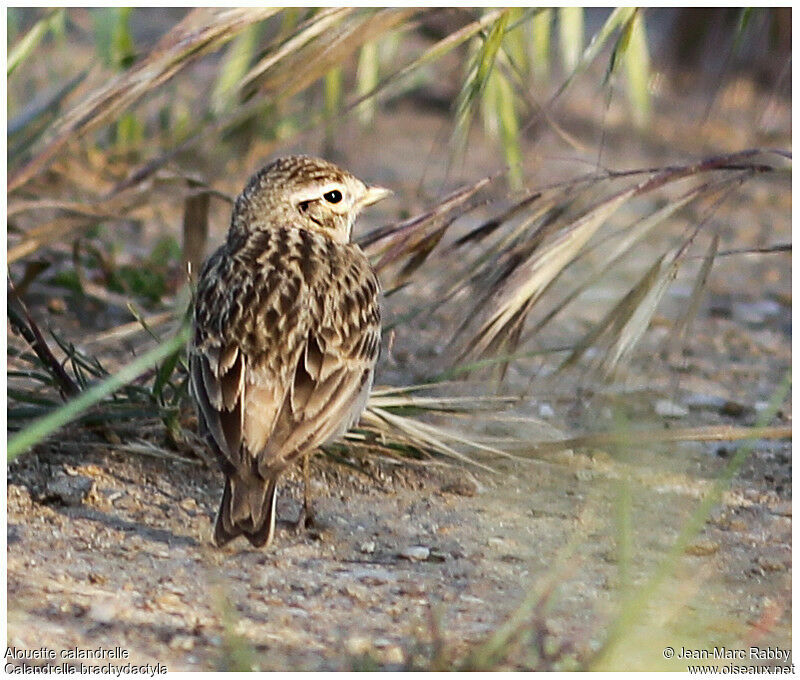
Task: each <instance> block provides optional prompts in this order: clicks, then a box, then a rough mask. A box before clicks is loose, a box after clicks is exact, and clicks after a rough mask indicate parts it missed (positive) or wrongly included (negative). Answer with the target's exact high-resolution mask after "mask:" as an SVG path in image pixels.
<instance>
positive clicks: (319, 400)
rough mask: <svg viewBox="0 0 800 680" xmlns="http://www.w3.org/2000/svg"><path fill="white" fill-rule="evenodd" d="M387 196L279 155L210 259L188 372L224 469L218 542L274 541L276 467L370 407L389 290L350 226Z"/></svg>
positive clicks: (249, 190) (247, 191)
mask: <svg viewBox="0 0 800 680" xmlns="http://www.w3.org/2000/svg"><path fill="white" fill-rule="evenodd" d="M391 193H392V192H391V191H390V190H388V189H385V188H383V187H380V186H368V185H367V184H365V183H364V182H362V181H361V180H360V179H358V178H357V177H355V176H354V175H352V174H350V173H349V172H347V171H345V170H343V169H341V168H339V167H337V166H336V165H334V164H333V163H331V162H329V161H326V160H323V159H321V158H314V157H311V156H304V155H295V156H284V157H280V158H277V159H275V160H274V161H272V162H271V163H269V164H268V165H266V166H265V167H263V168H262V169H260V170H259V171H258V172H256V173H255V174H254V175H253V176H252V177H251V178H250V180H249V181H248V182H247V185H246V186H245V188H244V190H243V191H242V193H241V194H239V195H238V196H237V198H236V200H235V202H234V206H233V211H232V215H231V222H230V228H229V230H228V234H227V238H226V240H225V242H224V243H223V244H222V245H221V246H220V247H219V248H218V249H217V250H216V252H214V253H213V254H212V255H211V256H210V257H209V258H208V259H207V260H206V262H205V264H204V265H203V267H202V269H201V273H200V276H199V277H198V280H197V286H196V291H195V296H194V303H193V312H192V329H191V335H190V339H189V351H188V357H189V360H188V363H189V382H190V392H191V395H192V397H193V399H194V402H195V407H196V411H197V414H198V426H199V429H200V432H201V433H202V434H203V435H204V436H205V439H206V441H207V442H208V443H209V444H210V446H211V448H212V449H213V451H214V453H215V454H216V457H217V460H218V462H219V465H220V468H221V470H222V473H223V474H224V476H225V486H224V490H223V493H222V500H221V503H220V507H219V511H218V512H217V516H216V520H215V523H214V532H213V543H214V544H215V545H216V546H218V547H222V546H224V545H225V544H227V543H228V542H229V541H231V540H233V539H234V538H236V537H238V536H240V535H244V536H245V538H247V540H249V541H250V543H251V544H252V545H253V546H255V547H257V548H260V547H263V546H266V545H269V544H270V543H271V542H272V539H273V537H274V534H275V514H276V503H275V501H276V492H277V484H278V481H279V478H280V476H281V474H282V473H283V472H284V471H285V470H286V469H287V468H288V467H290V466H291V465H292V464H293V462H294V461H296V460H297V459H299V458H300V457H301V456H303V457H304V459H305V461H306V462H307V460H308V455H309V454H310V452H312V451H313V450H314V449H315V448H317V447H319V446H320V445H322V444H324V443H326V442H330V441H332V440H334V439H336V438H337V437H338V436H340V435H342V434H343V433H344V432H346V431H347V430H348V429H349V428H350V427H351V426H352V425H353V424H355V423H356V422H357V421H358V419H359V417H360V415H361V413H362V412H363V410H364V408H365V406H366V403H367V399H368V396H369V392H370V389H371V387H372V382H373V377H374V373H375V364H376V362H377V359H378V355H379V352H380V337H381V310H380V294H381V291H380V284H379V281H378V277H377V275H376V273H375V271H374V270H373V268H372V267H371V265H370V263H369V260H368V259H367V257H366V255H365V254H364V252H363V251H362V250H361V248H360V247H359V246H358V245H357V244H356V243H353V242H352V241H351V235H352V230H353V224H354V222H355V220H356V217H357V216H358V214H359V212H360V211H361V210H362V209H363V208H365V207H366V206H369V205H372V204H373V203H376V202H377V201H379V200H382V199H383V198H385V197H387V196H388V195H390V194H391ZM306 469H307V468H306ZM307 487H308V480H307V479H306V494H307ZM307 498H308V496H307V495H306V500H307Z"/></svg>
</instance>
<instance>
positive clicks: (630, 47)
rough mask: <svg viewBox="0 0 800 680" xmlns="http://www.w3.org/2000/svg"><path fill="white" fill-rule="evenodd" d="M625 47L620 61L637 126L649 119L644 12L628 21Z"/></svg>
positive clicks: (644, 124)
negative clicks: (628, 26)
mask: <svg viewBox="0 0 800 680" xmlns="http://www.w3.org/2000/svg"><path fill="white" fill-rule="evenodd" d="M628 30H629V31H630V33H629V36H628V44H627V49H626V50H625V52H624V54H623V55H622V62H623V65H624V68H625V74H626V76H627V81H628V88H627V89H628V100H629V101H630V105H631V109H632V112H633V120H634V122H635V123H636V126H637V127H639V128H643V127H645V126H646V125H647V124H648V122H649V121H650V90H649V88H648V84H649V81H650V53H649V51H648V48H647V29H646V28H645V25H644V14H643V13H642V12H641V11H639V12H636V14H635V15H634V16H633V18H632V19H631V22H630V28H629V29H628Z"/></svg>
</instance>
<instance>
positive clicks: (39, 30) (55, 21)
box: [6, 9, 64, 76]
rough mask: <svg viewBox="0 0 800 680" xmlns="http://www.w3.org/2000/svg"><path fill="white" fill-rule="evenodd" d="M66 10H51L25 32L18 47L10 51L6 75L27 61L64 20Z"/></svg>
mask: <svg viewBox="0 0 800 680" xmlns="http://www.w3.org/2000/svg"><path fill="white" fill-rule="evenodd" d="M63 14H64V10H63V9H59V10H50V11H48V13H47V14H46V15H45V16H44V17H42V18H41V19H39V21H37V22H36V23H35V24H34V25H33V28H31V30H30V31H28V32H27V33H26V34H25V37H24V38H22V40H20V41H19V43H17V45H16V47H15V48H14V49H13V50H11V52H9V55H8V64H7V65H6V76H10V75H11V74H12V73H13V72H14V70H15V69H16V68H17V66H19V65H20V64H21V63H22V62H23V61H25V60H26V59H27V58H28V57H29V56H30V55H31V54H32V53H33V51H34V50H35V49H36V47H37V45H38V44H39V43H40V42H41V41H42V38H44V36H45V35H47V32H48V31H52V30H53V29H54V27H56V26H58V25H59V23H60V22H62V21H63Z"/></svg>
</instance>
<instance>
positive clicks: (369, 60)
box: [356, 41, 380, 125]
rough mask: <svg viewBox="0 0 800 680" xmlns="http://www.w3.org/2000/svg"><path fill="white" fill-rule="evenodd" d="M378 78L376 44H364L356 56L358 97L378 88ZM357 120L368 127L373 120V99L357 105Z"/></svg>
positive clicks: (374, 42) (378, 66)
mask: <svg viewBox="0 0 800 680" xmlns="http://www.w3.org/2000/svg"><path fill="white" fill-rule="evenodd" d="M379 78H380V61H379V59H378V43H377V42H376V41H371V42H368V43H365V44H364V46H363V47H362V48H361V53H360V54H359V55H358V69H357V71H356V88H357V91H358V95H359V97H364V96H365V95H367V94H368V93H369V92H372V90H374V89H375V88H376V87H377V86H378V80H379ZM357 110H358V119H359V120H360V121H361V124H362V125H368V124H369V123H371V122H372V120H373V119H374V118H375V99H374V97H373V98H368V99H364V101H362V102H361V103H360V104H359V105H358V109H357Z"/></svg>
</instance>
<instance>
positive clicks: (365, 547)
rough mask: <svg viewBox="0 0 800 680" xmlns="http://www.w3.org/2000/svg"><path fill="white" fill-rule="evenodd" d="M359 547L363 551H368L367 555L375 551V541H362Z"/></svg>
mask: <svg viewBox="0 0 800 680" xmlns="http://www.w3.org/2000/svg"><path fill="white" fill-rule="evenodd" d="M358 549H359V550H360V551H361V552H362V553H366V554H367V555H371V554H372V553H374V552H375V541H365V542H364V543H362V544H361V545H360V546H359V547H358Z"/></svg>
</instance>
